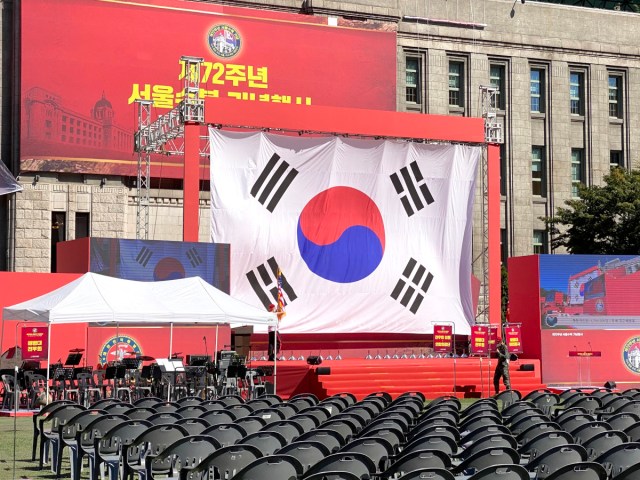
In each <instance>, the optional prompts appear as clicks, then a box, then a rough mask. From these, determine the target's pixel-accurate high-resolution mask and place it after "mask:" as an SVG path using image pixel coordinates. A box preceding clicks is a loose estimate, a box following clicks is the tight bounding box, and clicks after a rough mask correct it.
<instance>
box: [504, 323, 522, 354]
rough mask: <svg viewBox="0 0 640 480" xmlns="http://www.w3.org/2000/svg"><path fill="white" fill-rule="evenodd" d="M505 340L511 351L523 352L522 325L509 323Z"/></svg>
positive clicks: (505, 332)
mask: <svg viewBox="0 0 640 480" xmlns="http://www.w3.org/2000/svg"><path fill="white" fill-rule="evenodd" d="M504 341H505V343H506V344H507V351H508V352H509V353H522V329H521V328H520V325H508V326H507V327H506V328H505V329H504Z"/></svg>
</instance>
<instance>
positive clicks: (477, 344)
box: [471, 325, 489, 355]
mask: <svg viewBox="0 0 640 480" xmlns="http://www.w3.org/2000/svg"><path fill="white" fill-rule="evenodd" d="M471 353H472V354H473V355H486V354H487V353H489V327H485V326H484V325H474V326H472V327H471Z"/></svg>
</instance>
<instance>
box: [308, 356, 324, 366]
mask: <svg viewBox="0 0 640 480" xmlns="http://www.w3.org/2000/svg"><path fill="white" fill-rule="evenodd" d="M307 363H308V364H309V365H320V364H321V363H322V358H321V357H319V356H317V355H309V356H308V357H307Z"/></svg>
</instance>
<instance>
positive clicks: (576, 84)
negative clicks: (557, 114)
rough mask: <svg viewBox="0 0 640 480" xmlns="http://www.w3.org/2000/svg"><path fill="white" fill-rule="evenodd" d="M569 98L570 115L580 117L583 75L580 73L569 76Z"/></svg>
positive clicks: (581, 111) (582, 98) (581, 112)
mask: <svg viewBox="0 0 640 480" xmlns="http://www.w3.org/2000/svg"><path fill="white" fill-rule="evenodd" d="M569 96H570V107H571V115H582V114H583V108H582V105H583V103H584V102H583V100H584V75H583V74H582V73H581V72H571V73H570V74H569Z"/></svg>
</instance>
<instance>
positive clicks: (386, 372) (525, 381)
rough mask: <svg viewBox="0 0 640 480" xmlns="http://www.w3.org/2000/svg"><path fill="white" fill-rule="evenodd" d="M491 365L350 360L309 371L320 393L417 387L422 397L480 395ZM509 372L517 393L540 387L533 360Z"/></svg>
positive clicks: (487, 388) (489, 386)
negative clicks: (312, 374)
mask: <svg viewBox="0 0 640 480" xmlns="http://www.w3.org/2000/svg"><path fill="white" fill-rule="evenodd" d="M522 364H529V365H532V366H533V370H530V371H526V370H520V365H522ZM495 365H496V361H495V360H492V361H491V362H489V361H488V360H487V359H486V358H485V359H479V358H458V359H455V360H454V359H450V358H446V359H440V358H433V359H430V358H428V359H387V360H355V359H351V360H342V361H328V362H324V363H323V364H322V365H321V366H319V367H314V370H315V374H316V375H317V381H318V382H319V387H320V388H321V390H322V392H323V393H324V394H326V395H333V394H335V393H339V392H351V393H353V394H355V395H356V396H357V397H358V398H363V397H365V396H366V395H368V394H369V393H372V392H376V391H385V392H388V393H390V394H391V395H392V396H394V397H395V396H397V395H400V394H401V393H404V392H407V391H420V392H422V393H424V394H425V395H426V396H427V398H435V397H438V396H441V395H453V394H454V393H455V395H457V396H458V397H480V396H485V397H486V396H488V395H492V394H493V393H494V392H493V371H494V369H495ZM509 371H510V374H511V388H513V389H514V390H519V391H520V392H521V393H522V395H523V396H524V395H526V394H527V393H529V392H530V391H532V390H536V389H539V388H544V387H545V385H543V384H542V381H541V378H540V362H539V361H538V360H521V361H517V362H512V363H511V365H510V369H509ZM454 385H455V386H456V388H455V392H454ZM501 388H504V387H503V386H501Z"/></svg>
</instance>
